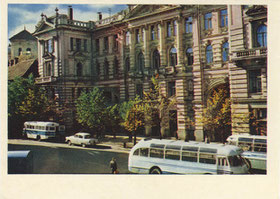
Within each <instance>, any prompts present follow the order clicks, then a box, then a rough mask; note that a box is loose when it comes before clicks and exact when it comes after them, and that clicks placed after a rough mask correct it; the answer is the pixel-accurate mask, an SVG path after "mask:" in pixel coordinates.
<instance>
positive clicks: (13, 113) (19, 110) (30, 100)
mask: <svg viewBox="0 0 280 199" xmlns="http://www.w3.org/2000/svg"><path fill="white" fill-rule="evenodd" d="M48 105H49V103H48V100H47V98H46V95H45V92H44V91H43V90H42V89H40V88H39V87H38V86H37V85H35V81H34V78H33V76H32V75H30V76H29V77H28V78H26V79H25V78H22V77H16V78H15V79H14V81H12V82H9V83H8V132H9V137H19V136H20V135H21V132H22V126H23V123H24V121H27V120H39V121H40V120H44V119H46V117H47V114H46V113H47V112H48V111H49V109H48Z"/></svg>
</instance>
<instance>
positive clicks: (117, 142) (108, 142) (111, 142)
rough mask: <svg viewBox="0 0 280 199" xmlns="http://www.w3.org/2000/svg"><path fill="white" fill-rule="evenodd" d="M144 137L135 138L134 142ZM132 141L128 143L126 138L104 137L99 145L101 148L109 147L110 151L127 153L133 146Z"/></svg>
mask: <svg viewBox="0 0 280 199" xmlns="http://www.w3.org/2000/svg"><path fill="white" fill-rule="evenodd" d="M144 138H145V137H137V138H136V141H137V142H139V141H140V140H142V139H144ZM133 140H134V138H132V141H131V142H129V138H128V136H119V135H118V136H116V137H115V138H114V136H111V135H106V136H105V138H102V140H101V142H100V144H98V145H101V146H109V147H111V150H112V151H119V152H126V153H129V152H130V149H131V148H132V147H133V146H134V145H133Z"/></svg>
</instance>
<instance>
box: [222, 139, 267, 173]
mask: <svg viewBox="0 0 280 199" xmlns="http://www.w3.org/2000/svg"><path fill="white" fill-rule="evenodd" d="M227 143H228V144H230V145H235V146H238V147H240V148H241V149H242V150H243V151H244V152H243V153H242V156H243V157H244V158H245V159H247V160H249V161H250V164H251V167H252V169H257V170H264V171H266V148H267V138H266V136H260V135H242V134H240V135H231V136H229V137H228V138H227Z"/></svg>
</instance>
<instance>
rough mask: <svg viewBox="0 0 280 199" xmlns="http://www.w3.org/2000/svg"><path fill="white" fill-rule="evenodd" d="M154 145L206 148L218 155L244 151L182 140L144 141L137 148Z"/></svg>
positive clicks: (214, 144) (229, 146)
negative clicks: (214, 150) (215, 151)
mask: <svg viewBox="0 0 280 199" xmlns="http://www.w3.org/2000/svg"><path fill="white" fill-rule="evenodd" d="M151 144H152V145H154V144H158V145H160V144H161V145H165V146H167V145H168V146H192V147H198V148H204V149H205V148H206V149H209V150H211V149H217V154H220V155H228V156H231V155H237V154H240V153H241V152H242V150H241V149H240V148H239V147H237V146H234V145H225V144H219V143H209V144H208V143H204V142H195V141H189V142H185V141H182V140H167V139H162V140H160V139H143V140H141V141H140V142H139V143H138V144H137V146H138V147H137V148H140V147H150V146H151Z"/></svg>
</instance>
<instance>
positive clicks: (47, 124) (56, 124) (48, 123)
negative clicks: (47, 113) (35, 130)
mask: <svg viewBox="0 0 280 199" xmlns="http://www.w3.org/2000/svg"><path fill="white" fill-rule="evenodd" d="M24 125H35V126H36V125H37V126H59V124H58V123H56V122H43V121H27V122H24Z"/></svg>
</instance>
